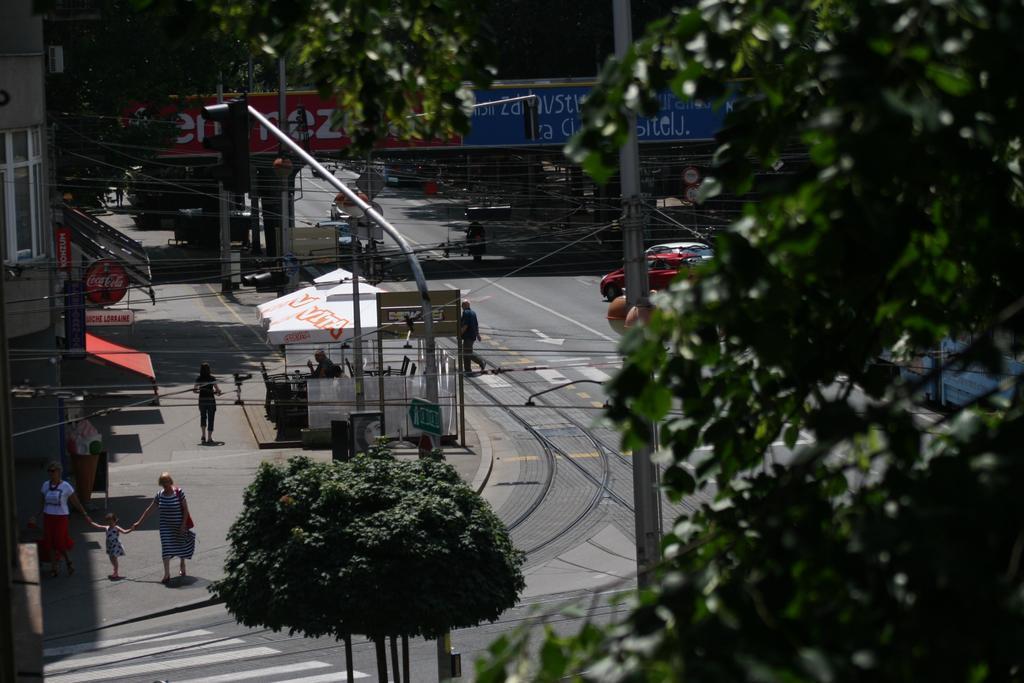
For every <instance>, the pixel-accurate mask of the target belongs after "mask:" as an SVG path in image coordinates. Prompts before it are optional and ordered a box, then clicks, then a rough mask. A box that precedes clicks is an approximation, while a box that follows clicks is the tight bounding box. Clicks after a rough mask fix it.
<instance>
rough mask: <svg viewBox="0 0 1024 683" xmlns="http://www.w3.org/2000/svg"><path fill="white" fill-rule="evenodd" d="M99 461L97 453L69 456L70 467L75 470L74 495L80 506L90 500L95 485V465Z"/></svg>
mask: <svg viewBox="0 0 1024 683" xmlns="http://www.w3.org/2000/svg"><path fill="white" fill-rule="evenodd" d="M99 461H100V456H99V453H95V454H94V453H76V454H74V455H72V456H71V466H72V467H73V468H74V470H75V493H76V494H78V500H79V501H81V503H82V505H85V504H86V503H88V502H89V501H90V500H91V499H92V487H93V484H95V483H96V465H97V464H98V463H99Z"/></svg>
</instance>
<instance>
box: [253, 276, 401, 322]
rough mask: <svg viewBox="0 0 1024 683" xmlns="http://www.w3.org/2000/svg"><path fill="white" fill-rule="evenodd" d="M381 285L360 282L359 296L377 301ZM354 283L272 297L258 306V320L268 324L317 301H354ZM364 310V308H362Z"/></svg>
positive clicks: (311, 288)
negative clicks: (375, 285)
mask: <svg viewBox="0 0 1024 683" xmlns="http://www.w3.org/2000/svg"><path fill="white" fill-rule="evenodd" d="M383 291H384V290H383V289H381V288H380V287H374V286H373V285H371V284H366V283H362V282H361V283H359V298H360V299H362V300H363V301H366V300H370V301H371V302H374V303H375V302H376V300H377V292H383ZM352 294H353V292H352V283H351V282H344V283H342V284H335V285H333V286H320V287H303V288H302V289H299V290H296V291H294V292H292V293H291V294H285V295H284V296H281V297H278V298H276V299H272V300H270V301H268V302H266V303H263V304H260V305H259V306H257V307H256V315H257V318H258V320H259V321H260V322H261V323H263V325H264V326H266V325H267V324H268V323H269V322H270V321H273V320H275V319H277V318H279V317H288V316H290V315H291V314H292V313H294V312H295V311H296V310H298V309H301V308H304V307H306V306H308V305H312V304H315V303H316V302H320V303H327V302H334V301H349V302H351V301H352ZM360 310H362V309H360ZM374 319H375V320H376V317H375V318H374Z"/></svg>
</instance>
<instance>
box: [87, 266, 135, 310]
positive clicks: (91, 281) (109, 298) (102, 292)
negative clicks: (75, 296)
mask: <svg viewBox="0 0 1024 683" xmlns="http://www.w3.org/2000/svg"><path fill="white" fill-rule="evenodd" d="M127 293H128V273H127V271H125V269H124V267H123V266H122V265H121V264H120V263H118V262H117V261H112V260H110V259H100V260H99V261H96V262H94V263H93V264H92V265H91V266H89V270H87V271H85V296H86V298H87V299H89V301H90V303H94V304H99V305H101V306H109V305H110V304H116V303H117V302H118V301H120V300H121V299H123V298H124V295H125V294H127Z"/></svg>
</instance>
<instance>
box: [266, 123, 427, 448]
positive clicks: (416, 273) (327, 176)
mask: <svg viewBox="0 0 1024 683" xmlns="http://www.w3.org/2000/svg"><path fill="white" fill-rule="evenodd" d="M249 115H250V116H252V117H253V118H254V119H256V121H258V122H259V123H260V125H262V126H263V127H265V128H266V129H267V130H268V131H269V132H270V134H271V135H273V136H274V137H275V138H277V140H278V141H279V142H280V143H281V144H282V145H284V146H285V147H287V148H288V149H290V150H291V151H292V152H293V153H294V154H295V155H297V156H298V157H299V158H300V159H302V160H303V161H304V162H305V163H307V164H309V166H310V168H312V169H313V170H314V171H316V172H317V173H319V174H320V176H321V177H322V178H323V179H324V180H326V181H327V182H328V183H329V184H331V185H332V186H333V187H334V188H335V189H336V190H338V192H341V193H342V194H344V195H345V196H346V197H347V198H348V200H349V201H350V202H352V203H353V204H355V205H356V206H358V207H359V208H361V209H362V210H363V212H364V214H365V215H366V216H368V217H369V218H370V220H372V221H373V222H374V223H376V224H377V225H379V226H380V227H381V229H382V230H383V231H384V232H386V233H387V234H388V235H389V236H390V237H391V239H393V240H394V241H395V243H396V244H397V245H398V249H399V251H401V252H402V253H403V254H405V257H406V259H408V262H409V269H410V270H411V271H412V276H413V279H415V280H416V288H417V290H418V291H419V293H420V314H421V315H422V317H423V336H424V342H425V345H426V349H425V350H424V354H425V355H426V357H427V358H426V361H427V367H426V370H425V373H424V374H425V375H426V380H427V400H428V401H430V402H431V403H437V358H436V357H435V355H434V350H435V348H436V345H435V342H434V314H433V309H432V307H431V305H430V290H429V289H428V288H427V280H426V278H425V277H424V276H423V268H421V267H420V262H419V261H418V260H417V259H416V254H415V253H414V252H413V250H412V247H410V246H409V243H408V242H406V241H405V238H404V237H402V234H401V233H400V232H398V230H396V229H395V226H393V225H391V223H389V222H388V221H387V219H386V218H384V216H382V215H380V214H379V213H377V211H376V210H375V209H374V208H373V207H372V206H370V205H369V204H368V203H367V202H365V201H363V200H362V199H360V198H359V196H357V195H356V193H355V192H353V191H352V190H351V188H349V187H348V186H347V185H345V183H343V182H341V181H340V180H338V178H336V177H335V176H334V174H333V173H331V172H330V171H328V170H327V169H326V168H324V166H323V164H321V163H320V162H319V161H317V160H316V159H315V158H313V155H311V154H310V153H309V152H307V151H306V150H304V149H302V147H301V146H299V145H298V144H297V143H296V142H295V141H294V140H292V139H291V138H290V137H289V136H288V135H287V134H286V133H284V132H283V131H282V130H281V129H280V128H278V127H277V126H275V125H274V124H272V123H271V122H270V121H269V120H268V119H267V117H266V116H264V115H263V114H261V113H260V112H258V111H257V110H256V109H255V108H253V107H251V106H250V107H249ZM434 439H435V437H434V436H431V437H430V440H431V447H434V446H436V445H437V443H436V441H434Z"/></svg>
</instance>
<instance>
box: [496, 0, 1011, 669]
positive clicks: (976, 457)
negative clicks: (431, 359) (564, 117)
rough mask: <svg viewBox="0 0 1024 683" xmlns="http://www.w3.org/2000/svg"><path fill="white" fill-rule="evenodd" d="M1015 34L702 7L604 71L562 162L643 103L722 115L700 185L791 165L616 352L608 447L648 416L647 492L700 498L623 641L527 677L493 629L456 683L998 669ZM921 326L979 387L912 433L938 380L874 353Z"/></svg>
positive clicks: (782, 7)
mask: <svg viewBox="0 0 1024 683" xmlns="http://www.w3.org/2000/svg"><path fill="white" fill-rule="evenodd" d="M1022 27H1024V6H1022V5H1021V4H1020V3H1019V2H1012V1H1010V0H984V1H982V0H979V1H957V0H950V1H947V2H933V3H921V2H911V1H903V0H860V1H858V2H853V3H836V2H829V3H817V2H798V1H796V0H788V1H778V0H773V1H772V2H767V1H757V0H755V1H753V2H751V1H749V0H747V1H743V0H717V1H709V2H703V3H701V4H700V6H699V8H696V9H690V10H681V11H679V12H678V13H676V14H674V15H673V16H671V17H667V18H666V19H665V20H664V21H662V22H660V23H658V24H655V25H653V26H652V27H651V28H650V30H649V31H648V32H647V34H646V35H645V36H644V37H643V38H642V39H641V40H640V41H638V42H637V43H636V44H635V45H634V48H633V50H632V51H631V52H630V54H629V55H628V56H627V57H626V58H625V59H624V60H623V61H622V62H621V63H611V64H609V65H608V66H607V67H606V68H605V70H604V72H603V74H602V86H601V87H600V88H599V89H598V90H597V91H596V92H595V93H594V94H593V95H592V96H591V97H590V98H589V100H588V106H587V111H586V112H585V116H586V122H587V127H586V129H585V130H584V131H583V132H582V134H581V135H580V136H579V137H577V138H576V139H575V140H574V141H573V143H572V145H570V149H569V152H570V154H571V155H573V157H574V158H575V159H577V160H579V161H580V162H581V163H583V164H584V165H585V167H586V168H587V169H588V170H589V171H591V172H592V173H593V174H594V175H595V176H597V177H600V178H604V177H607V175H608V173H609V172H610V169H611V167H612V165H613V163H614V159H615V155H616V153H617V149H618V146H619V144H620V143H621V142H622V140H623V138H624V136H625V131H626V129H627V128H626V126H627V125H628V123H627V121H626V118H625V114H626V112H627V111H629V110H633V111H640V112H644V113H652V112H653V110H654V109H655V106H654V105H655V99H654V95H655V94H656V93H657V91H658V90H659V89H661V88H666V87H670V88H672V89H673V90H674V91H675V92H676V93H677V94H679V95H683V96H695V97H698V98H700V99H702V100H703V101H706V102H714V103H716V104H720V105H721V104H723V103H724V102H725V101H726V100H727V99H730V98H732V101H733V104H732V106H733V111H732V113H731V114H730V115H729V117H728V119H727V125H726V127H725V129H724V130H723V131H722V133H721V135H720V136H719V147H718V150H717V153H716V169H715V173H714V175H715V178H714V179H713V180H712V181H710V182H707V183H706V185H705V187H704V190H703V191H704V193H705V196H706V197H710V196H714V195H715V194H716V193H717V192H720V191H723V190H724V191H727V192H731V193H736V194H741V195H742V194H743V193H745V192H748V191H749V190H750V188H751V187H752V184H753V176H754V174H755V173H767V172H771V169H773V167H775V166H777V162H778V161H779V160H780V158H781V157H782V154H783V151H784V150H786V149H788V148H790V147H791V146H792V145H794V144H798V145H800V146H801V147H802V148H803V149H804V150H806V153H807V157H808V158H807V161H806V163H804V164H802V165H799V166H797V167H796V168H792V165H791V167H790V168H789V169H785V171H784V172H783V173H779V174H777V175H775V176H773V178H772V179H771V181H770V182H767V183H760V184H759V187H758V189H759V198H758V201H756V202H754V201H751V202H749V203H748V204H747V205H746V206H745V207H744V216H743V218H742V219H741V220H739V221H738V222H737V223H736V224H735V225H733V226H732V228H731V229H730V230H729V231H727V232H726V233H725V234H723V235H722V236H721V237H720V238H719V239H718V251H717V254H718V258H717V259H716V261H715V262H714V263H713V264H710V265H708V266H705V267H704V268H703V270H702V271H701V273H700V277H698V278H695V280H694V281H692V282H690V281H681V282H678V283H676V284H675V285H674V286H673V287H672V288H671V289H670V290H669V291H668V292H666V293H664V294H662V295H661V296H659V297H658V298H657V311H656V312H655V313H654V315H653V317H652V320H651V322H650V324H649V325H647V326H646V327H645V328H643V329H640V330H637V331H634V332H633V333H632V334H631V335H629V336H628V337H627V338H626V339H625V340H624V342H623V349H624V351H626V353H627V362H626V365H625V367H624V368H623V371H622V372H621V373H620V374H619V375H618V376H617V377H616V378H615V379H614V382H613V385H612V407H611V409H610V413H611V415H612V416H613V417H614V418H615V419H617V420H618V421H619V422H620V423H621V424H622V426H623V430H624V439H625V440H626V442H627V443H628V444H635V443H637V442H638V441H641V440H642V439H643V438H644V432H643V430H642V427H641V424H640V423H639V422H638V418H647V419H652V420H657V421H660V422H661V425H662V426H661V430H660V437H661V443H662V444H663V446H664V449H663V452H662V454H661V455H662V457H663V462H664V463H665V464H666V465H667V470H666V473H665V478H664V483H665V486H666V488H667V490H668V492H669V494H670V495H672V496H675V497H681V496H685V495H687V494H689V493H691V492H693V491H694V490H696V489H698V488H703V487H706V486H708V485H709V484H710V483H712V482H713V483H715V484H717V486H718V487H719V493H718V495H717V500H716V502H715V504H713V505H708V506H705V507H704V508H702V509H701V510H699V511H698V512H697V513H695V514H693V515H691V516H689V517H687V518H682V519H680V520H678V522H677V523H676V525H675V526H674V528H673V529H672V530H671V531H670V533H668V534H667V535H666V537H665V538H664V540H663V550H664V556H665V559H664V562H663V565H662V566H661V567H660V568H659V572H658V580H657V583H656V585H655V586H654V587H653V588H652V589H650V590H647V591H644V592H642V593H641V594H640V595H638V596H637V598H636V601H635V604H634V606H633V608H632V609H631V611H630V613H629V616H628V617H627V618H626V619H625V620H624V621H623V622H622V623H620V624H616V625H614V626H613V627H611V628H609V629H607V630H602V629H598V628H597V627H595V626H593V625H588V626H587V627H585V628H584V629H583V630H582V632H581V633H580V634H578V635H577V636H573V637H567V638H566V637H556V636H553V635H549V636H548V637H547V638H546V639H545V640H544V642H543V644H542V645H541V646H540V652H541V656H540V657H539V658H538V659H537V660H536V662H538V663H537V664H534V663H533V662H531V661H530V660H528V659H527V658H526V656H525V653H527V652H531V651H532V649H531V646H530V645H529V644H528V636H527V635H526V634H522V633H521V634H518V635H516V636H514V637H511V638H507V639H503V640H502V641H500V642H498V643H497V644H495V646H494V648H493V656H492V658H491V659H490V660H489V661H488V662H487V663H484V664H482V665H481V666H480V669H479V680H482V681H496V680H503V679H504V678H505V677H507V676H509V675H510V673H511V672H516V674H517V675H519V676H525V677H533V678H536V679H538V680H562V679H563V678H564V677H570V678H581V679H586V680H616V681H621V680H664V681H671V680H699V681H739V680H749V681H804V680H808V681H836V680H844V681H845V680H864V681H878V680H901V681H925V680H944V681H982V680H1021V678H1022V676H1024V669H1022V666H1024V655H1022V651H1021V648H1020V643H1022V642H1024V602H1022V600H1021V595H1022V587H1024V586H1022V576H1024V574H1022V565H1021V558H1022V554H1024V503H1022V498H1021V496H1020V494H1019V491H1020V489H1021V487H1022V486H1024V460H1022V459H1021V457H1020V444H1021V443H1022V441H1021V437H1022V435H1024V406H1022V402H1021V395H1020V389H1019V385H1018V380H1017V378H1016V377H1014V376H1012V375H1007V374H1005V373H1006V372H1007V370H1006V367H1005V365H1004V363H1003V359H1005V358H1006V357H1011V356H1014V355H1017V354H1019V353H1020V352H1021V345H1020V341H1019V340H1020V339H1022V337H1021V336H1020V333H1021V329H1022V327H1024V324H1022V315H1021V310H1022V308H1024V299H1022V298H1021V295H1022V292H1024V287H1022V285H1024V281H1022V279H1024V274H1022V271H1021V269H1020V267H1019V265H1018V263H1017V261H1018V260H1019V258H1018V255H1019V254H1020V250H1021V247H1022V244H1021V242H1022V233H1021V230H1020V226H1021V225H1022V224H1024V222H1022V221H1024V211H1022V208H1021V201H1020V198H1021V196H1022V194H1021V189H1022V178H1021V167H1020V161H1021V140H1022V133H1024V117H1022V116H1021V103H1022V102H1024V81H1022V80H1021V79H1020V78H1019V75H1018V73H1017V69H1016V66H1015V65H1016V64H1017V63H1018V61H1019V59H1020V58H1021V57H1022V56H1024V44H1022V42H1021V41H1020V40H1019V33H1020V30H1021V28H1022ZM947 337H954V338H961V339H970V340H973V341H972V343H970V345H969V346H968V347H967V349H966V351H964V352H962V353H958V354H956V355H955V356H954V357H952V358H947V359H946V363H947V367H952V368H954V369H961V370H971V371H974V372H977V374H978V375H979V376H980V375H981V374H982V371H983V370H984V371H988V372H990V373H995V374H996V375H997V376H999V377H1001V378H1002V379H1003V382H1002V383H1001V385H1000V386H998V387H995V388H994V389H993V390H992V391H991V392H989V393H988V395H987V396H985V397H983V398H982V399H981V400H979V401H977V402H976V403H975V404H974V405H970V406H966V407H963V408H958V409H953V410H951V411H950V413H949V414H947V415H946V416H944V417H943V418H941V419H940V420H939V421H938V423H936V424H932V423H931V421H927V420H924V419H920V418H918V417H917V416H916V415H915V410H916V406H918V405H919V404H920V401H921V390H922V389H923V388H924V387H925V386H927V385H928V384H929V383H930V382H932V381H934V380H935V379H936V374H937V373H936V372H935V371H932V372H927V373H922V375H921V376H920V377H919V378H918V379H913V380H906V379H902V378H900V377H897V376H894V375H893V374H892V373H891V372H889V371H888V370H889V369H888V368H887V367H885V366H884V365H883V364H882V363H881V362H880V358H881V357H883V355H884V354H886V353H891V354H892V355H893V357H894V358H895V359H896V360H898V361H901V362H907V363H911V364H913V363H914V362H915V354H917V353H923V352H926V351H930V350H932V349H935V348H937V347H938V345H939V343H940V341H941V340H942V339H944V338H947ZM652 376H653V377H654V380H655V381H650V378H651V377H652ZM673 408H678V409H681V414H680V413H678V412H670V411H672V409H673ZM801 430H802V431H803V432H805V433H808V434H810V435H811V436H812V437H813V442H814V443H813V444H812V445H808V446H805V447H804V448H802V449H801V450H799V451H798V452H797V457H796V459H795V461H794V462H793V463H791V464H790V465H788V466H787V467H778V466H777V467H775V468H774V469H773V470H772V471H771V472H770V473H761V474H752V473H754V472H757V471H759V470H760V469H761V468H762V466H763V463H764V457H765V455H766V453H767V452H768V450H769V448H770V447H771V444H772V443H773V442H774V441H776V440H777V439H779V438H782V439H784V440H785V441H786V442H787V443H788V444H789V445H790V446H794V445H795V444H796V442H797V440H798V436H799V435H800V433H801ZM698 447H709V448H710V449H711V450H712V455H711V457H710V458H706V459H704V460H703V461H702V462H699V464H698V466H697V467H696V470H695V473H691V472H690V471H689V470H688V469H687V468H686V467H684V464H686V463H687V462H688V461H689V460H690V458H691V454H692V453H693V451H694V449H696V448H698Z"/></svg>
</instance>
